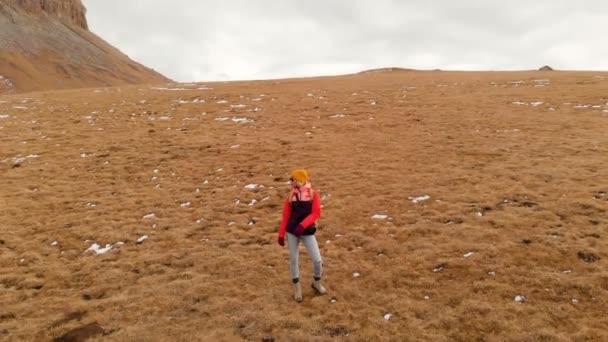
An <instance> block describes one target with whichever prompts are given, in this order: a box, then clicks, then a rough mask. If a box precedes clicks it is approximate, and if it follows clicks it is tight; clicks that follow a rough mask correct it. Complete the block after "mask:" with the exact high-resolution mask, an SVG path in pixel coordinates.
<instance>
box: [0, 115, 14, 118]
mask: <svg viewBox="0 0 608 342" xmlns="http://www.w3.org/2000/svg"><path fill="white" fill-rule="evenodd" d="M10 117H11V116H10V115H7V114H1V115H0V119H8V118H10Z"/></svg>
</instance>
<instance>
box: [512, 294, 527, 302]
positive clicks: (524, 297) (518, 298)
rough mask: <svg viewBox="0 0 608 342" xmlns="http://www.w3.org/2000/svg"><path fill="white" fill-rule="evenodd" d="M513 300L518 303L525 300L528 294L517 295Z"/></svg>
mask: <svg viewBox="0 0 608 342" xmlns="http://www.w3.org/2000/svg"><path fill="white" fill-rule="evenodd" d="M513 300H515V301H516V302H518V303H521V302H523V301H524V300H526V296H524V295H517V296H515V298H513Z"/></svg>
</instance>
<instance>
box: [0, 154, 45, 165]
mask: <svg viewBox="0 0 608 342" xmlns="http://www.w3.org/2000/svg"><path fill="white" fill-rule="evenodd" d="M39 157H40V156H39V155H37V154H30V155H27V156H25V157H19V156H17V157H13V158H8V159H4V160H3V161H2V162H3V163H4V162H6V161H7V160H12V161H13V164H14V165H17V164H21V163H23V162H24V161H26V160H28V159H34V158H39Z"/></svg>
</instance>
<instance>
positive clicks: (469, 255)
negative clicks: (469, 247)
mask: <svg viewBox="0 0 608 342" xmlns="http://www.w3.org/2000/svg"><path fill="white" fill-rule="evenodd" d="M474 254H475V252H468V253H465V254H464V257H465V258H468V257H471V256H473V255H474Z"/></svg>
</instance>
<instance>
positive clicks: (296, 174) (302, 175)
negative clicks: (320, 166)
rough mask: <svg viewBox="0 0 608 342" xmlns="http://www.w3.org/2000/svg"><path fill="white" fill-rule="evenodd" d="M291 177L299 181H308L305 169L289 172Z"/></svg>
mask: <svg viewBox="0 0 608 342" xmlns="http://www.w3.org/2000/svg"><path fill="white" fill-rule="evenodd" d="M291 177H292V178H293V179H295V180H296V181H298V182H301V183H306V182H307V181H308V173H306V170H295V171H293V172H292V173H291Z"/></svg>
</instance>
